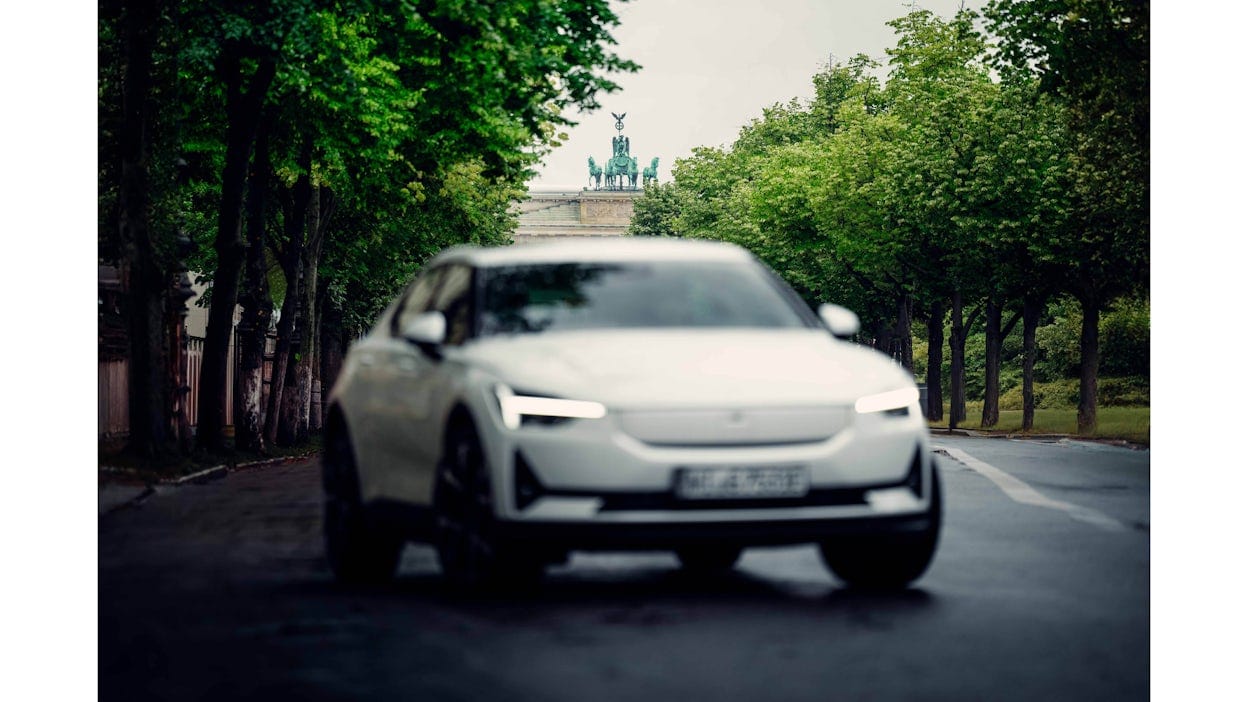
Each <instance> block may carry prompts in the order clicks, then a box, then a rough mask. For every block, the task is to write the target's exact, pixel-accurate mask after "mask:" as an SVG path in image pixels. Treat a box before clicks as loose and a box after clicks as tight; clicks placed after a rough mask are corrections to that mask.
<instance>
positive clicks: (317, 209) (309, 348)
mask: <svg viewBox="0 0 1248 702" xmlns="http://www.w3.org/2000/svg"><path fill="white" fill-rule="evenodd" d="M332 200H333V197H332V194H331V193H330V192H329V189H328V188H324V187H316V188H313V189H312V199H311V201H309V203H308V225H307V245H306V246H305V247H304V248H303V257H302V259H301V265H302V268H303V275H302V280H301V282H300V288H299V305H300V307H299V325H300V327H301V329H302V332H301V333H300V335H299V338H300V344H299V356H298V358H299V362H298V363H297V364H296V365H295V379H296V380H295V387H296V388H297V393H298V394H297V395H296V396H295V398H294V399H295V404H294V405H293V414H292V417H291V419H292V427H291V429H292V432H291V433H292V438H293V440H294V441H295V442H296V443H301V442H304V441H307V440H308V438H309V436H310V433H311V428H310V421H311V410H312V375H313V373H312V368H313V364H314V363H315V362H316V337H317V335H318V334H319V333H320V330H319V329H318V327H317V307H316V291H317V277H318V276H317V267H318V266H319V264H320V257H321V243H322V242H323V241H324V235H325V224H326V220H327V219H328V217H327V216H326V215H327V214H328V211H329V208H330V207H331V205H332Z"/></svg>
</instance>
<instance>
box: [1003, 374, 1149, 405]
mask: <svg viewBox="0 0 1248 702" xmlns="http://www.w3.org/2000/svg"><path fill="white" fill-rule="evenodd" d="M1096 385H1097V387H1096V402H1097V405H1098V406H1101V407H1148V406H1149V380H1148V377H1147V376H1126V377H1115V376H1105V377H1102V378H1098V379H1097V384H1096ZM1032 391H1033V393H1034V394H1035V398H1036V407H1037V408H1038V409H1069V408H1071V407H1075V406H1076V405H1077V404H1078V403H1079V379H1078V378H1062V379H1060V380H1052V381H1047V382H1040V383H1036V384H1035V385H1034V387H1033V389H1032ZM1022 408H1023V386H1022V384H1021V383H1019V384H1017V385H1012V386H1009V387H1008V388H1007V389H1005V390H1003V391H1002V393H1001V409H1003V410H1021V409H1022Z"/></svg>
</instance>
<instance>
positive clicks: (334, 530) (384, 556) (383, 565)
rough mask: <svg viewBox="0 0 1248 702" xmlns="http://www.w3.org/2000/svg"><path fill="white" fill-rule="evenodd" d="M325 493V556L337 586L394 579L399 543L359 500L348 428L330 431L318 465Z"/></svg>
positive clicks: (399, 551) (401, 547) (400, 546)
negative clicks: (376, 522) (339, 584)
mask: <svg viewBox="0 0 1248 702" xmlns="http://www.w3.org/2000/svg"><path fill="white" fill-rule="evenodd" d="M321 470H322V473H321V478H322V486H323V487H324V491H325V520H324V523H323V529H324V534H325V555H326V557H327V559H328V561H329V568H330V570H331V571H333V573H334V577H335V578H337V579H338V581H339V582H343V583H353V584H363V583H381V582H385V581H387V580H390V579H391V578H393V577H394V573H395V570H396V569H397V567H398V564H399V554H400V553H401V552H402V550H403V539H401V538H399V537H397V536H395V535H394V534H391V533H388V532H387V531H386V530H385V529H383V528H381V527H380V526H378V525H377V524H375V523H374V521H373V520H372V519H371V518H370V515H369V514H368V510H367V508H366V507H365V506H364V505H363V504H362V502H361V500H360V483H359V474H358V472H357V470H356V467H355V454H354V452H353V451H352V449H351V440H350V438H349V437H348V436H347V433H346V430H345V429H343V428H341V427H339V428H337V429H333V430H331V431H330V432H329V436H328V437H327V441H326V447H325V457H324V458H323V459H322V462H321Z"/></svg>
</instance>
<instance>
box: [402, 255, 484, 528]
mask: <svg viewBox="0 0 1248 702" xmlns="http://www.w3.org/2000/svg"><path fill="white" fill-rule="evenodd" d="M472 280H473V272H472V268H471V267H469V266H467V265H463V264H457V263H452V264H448V265H446V266H444V267H443V268H442V270H441V272H440V275H439V278H438V281H437V288H436V290H435V291H434V293H433V296H432V298H431V300H430V302H429V304H428V306H427V310H436V311H439V312H442V313H443V315H445V317H446V340H445V343H444V344H443V346H444V348H454V347H457V346H460V345H462V344H463V343H464V342H465V341H467V340H468V338H469V336H470V335H471V331H472V329H471V327H472V324H471V320H472V302H473V295H472ZM421 311H425V310H421ZM417 314H418V313H417ZM402 321H403V320H402V319H400V320H399V326H398V327H397V329H402ZM397 329H396V334H395V338H396V339H397V340H398V341H399V343H398V344H396V345H395V346H394V349H393V355H392V362H391V364H390V368H391V370H392V374H391V376H390V377H389V383H390V387H389V389H388V392H391V393H393V394H395V395H396V396H397V397H398V398H401V403H400V404H399V406H401V407H402V408H403V412H402V413H401V414H396V415H394V416H393V417H392V420H393V421H395V422H397V424H396V426H394V427H393V428H392V429H391V430H390V434H391V435H392V436H393V437H394V441H393V443H392V445H393V447H394V448H395V451H396V454H395V455H394V456H393V459H392V460H393V465H394V470H393V471H392V473H391V477H392V479H393V483H392V489H393V490H394V495H395V496H396V497H398V498H399V499H402V500H404V501H406V502H415V503H418V504H429V503H430V502H431V500H432V495H433V480H434V476H435V471H436V469H437V463H438V460H439V459H440V458H441V456H440V453H441V447H442V433H443V426H442V425H443V420H444V417H443V416H442V415H443V409H444V408H445V407H446V406H447V403H448V399H449V398H448V395H449V393H451V391H452V388H453V387H455V383H454V374H455V372H456V370H457V369H458V368H460V366H459V364H458V363H449V362H447V361H445V360H443V359H441V358H439V357H435V356H433V355H430V354H429V353H427V352H426V351H423V350H421V349H420V348H418V347H417V346H416V345H414V344H411V343H409V342H406V341H403V340H402V338H401V336H399V335H398V333H397Z"/></svg>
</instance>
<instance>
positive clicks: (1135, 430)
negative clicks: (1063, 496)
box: [928, 402, 1149, 446]
mask: <svg viewBox="0 0 1248 702" xmlns="http://www.w3.org/2000/svg"><path fill="white" fill-rule="evenodd" d="M982 411H983V403H981V402H967V403H966V421H964V422H959V423H958V428H959V429H970V430H972V431H984V432H991V433H1002V434H1009V433H1021V432H1022V426H1023V411H1022V410H1001V417H1000V421H998V422H997V425H996V426H995V427H992V428H991V429H981V428H980V426H979V418H980V413H981V412H982ZM928 426H930V427H932V428H933V429H948V428H949V405H948V404H946V405H945V420H944V421H942V422H928ZM1077 426H1078V411H1077V410H1076V409H1075V408H1074V407H1069V408H1063V409H1038V410H1036V418H1035V422H1034V423H1033V425H1032V429H1031V432H1030V433H1032V434H1069V435H1071V436H1077V435H1078V434H1077ZM1082 438H1089V439H1116V440H1122V441H1130V442H1132V443H1137V444H1144V445H1145V446H1147V445H1148V438H1149V408H1148V407H1098V408H1097V410H1096V429H1095V431H1093V432H1092V433H1091V434H1086V435H1083V437H1082Z"/></svg>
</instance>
